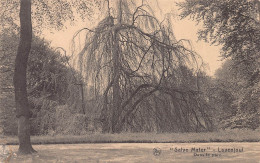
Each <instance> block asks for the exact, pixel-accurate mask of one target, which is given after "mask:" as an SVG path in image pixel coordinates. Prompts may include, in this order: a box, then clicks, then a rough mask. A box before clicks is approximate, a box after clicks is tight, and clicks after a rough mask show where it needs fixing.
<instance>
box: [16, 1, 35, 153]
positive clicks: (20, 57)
mask: <svg viewBox="0 0 260 163" xmlns="http://www.w3.org/2000/svg"><path fill="white" fill-rule="evenodd" d="M20 25H21V27H20V42H19V46H18V50H17V55H16V59H15V70H14V79H13V82H14V91H15V105H16V114H17V118H18V138H19V151H18V153H20V154H30V153H33V152H36V151H35V150H34V149H33V148H32V145H31V140H30V122H29V118H30V117H31V112H30V109H29V105H28V97H27V88H26V69H27V62H28V56H29V53H30V49H31V41H32V22H31V0H20Z"/></svg>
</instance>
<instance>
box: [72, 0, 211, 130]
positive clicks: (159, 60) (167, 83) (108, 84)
mask: <svg viewBox="0 0 260 163" xmlns="http://www.w3.org/2000/svg"><path fill="white" fill-rule="evenodd" d="M113 2H114V1H113ZM112 4H113V3H112V1H111V3H109V1H108V10H107V13H106V15H105V16H104V17H105V18H104V19H103V20H102V21H100V22H99V24H98V25H97V26H96V27H95V28H94V29H93V30H91V29H89V28H84V30H86V31H87V35H86V40H85V46H84V48H83V49H82V51H81V52H80V53H79V54H78V55H77V56H76V57H75V58H76V60H77V61H78V62H75V63H76V64H75V65H77V66H78V68H79V70H80V72H82V75H83V76H84V77H85V79H86V81H87V82H88V83H92V84H93V86H94V87H95V90H96V94H97V95H98V97H100V95H101V94H103V97H102V98H100V100H97V101H102V103H101V104H100V105H101V106H102V109H101V110H102V111H101V116H100V118H101V121H102V123H103V131H104V132H112V133H115V132H121V131H123V130H128V131H129V130H130V131H152V130H153V129H155V128H157V131H165V132H166V131H168V132H170V131H174V130H175V131H178V130H180V131H191V130H193V131H198V130H200V129H201V128H205V130H208V129H209V128H210V122H209V121H208V115H207V113H206V112H205V110H204V109H205V105H204V104H205V103H204V104H202V103H203V102H202V101H203V100H201V98H200V97H199V95H198V94H199V93H198V92H199V91H198V89H197V87H196V81H197V80H196V77H195V76H196V72H198V71H199V67H200V63H199V56H198V55H197V54H196V53H195V52H193V51H191V50H190V49H189V48H186V47H185V46H184V44H185V43H184V42H185V41H183V40H180V41H177V40H176V39H175V36H174V33H173V31H172V29H171V23H170V21H169V19H166V20H165V21H164V22H160V21H159V20H158V19H157V18H156V17H155V16H154V13H153V11H152V9H151V8H150V6H149V5H148V4H146V3H145V2H144V1H143V3H140V4H139V6H138V5H137V4H136V3H135V2H134V1H123V0H118V1H115V2H114V5H112ZM81 31H82V30H81ZM78 33H79V32H78ZM78 33H76V35H75V37H76V36H77V35H78ZM191 68H194V69H193V70H192V69H191ZM189 77H191V79H187V78H189ZM185 82H190V85H189V86H188V85H187V84H186V85H185V84H184V83H185ZM161 97H164V98H163V99H162V98H161ZM157 104H159V105H157ZM164 108H165V109H164ZM162 117H165V118H166V122H165V121H164V120H165V119H164V118H162ZM173 117H175V118H173ZM176 119H177V120H176ZM167 122H170V124H171V125H170V126H169V125H168V126H166V123H167ZM176 122H177V123H176ZM163 124H164V126H163ZM203 124H204V125H203ZM176 126H177V127H176ZM191 126H192V127H191ZM205 126H206V127H205ZM176 128H178V129H176ZM155 130H156V129H155Z"/></svg>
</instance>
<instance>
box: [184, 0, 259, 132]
mask: <svg viewBox="0 0 260 163" xmlns="http://www.w3.org/2000/svg"><path fill="white" fill-rule="evenodd" d="M179 6H180V7H181V9H182V13H181V17H182V18H185V17H190V18H192V19H193V20H195V21H197V22H198V23H202V24H203V28H202V29H200V30H199V32H198V34H199V39H203V40H205V41H209V42H211V43H212V44H217V45H221V46H222V53H221V55H222V57H223V58H225V59H227V58H229V59H231V61H229V62H227V63H226V64H225V65H227V64H231V65H230V66H229V67H230V69H232V71H230V70H223V68H224V69H225V68H227V66H225V65H224V67H223V68H222V70H219V72H221V73H218V74H217V75H218V76H217V77H218V79H220V80H222V79H221V77H220V76H219V75H220V74H222V75H223V74H224V75H227V74H228V73H224V72H229V73H231V72H232V75H231V76H229V75H228V77H229V78H226V79H230V78H234V79H233V81H236V82H238V81H239V82H238V83H237V84H236V88H235V89H232V90H231V93H232V94H234V95H235V96H234V98H235V100H234V101H233V103H232V105H233V106H236V107H237V112H236V113H235V114H236V115H235V116H233V120H231V122H232V123H233V121H237V120H241V121H243V123H244V124H245V125H241V124H240V122H239V123H238V124H235V125H234V126H236V125H237V127H243V126H246V127H248V126H250V125H251V126H252V127H250V128H256V127H257V126H259V122H258V121H259V112H260V107H259V106H258V103H259V102H260V101H259V97H260V93H259V79H260V73H259V72H260V62H259V61H260V1H259V0H229V1H222V0H196V1H194V0H186V1H184V2H182V3H179ZM226 82H227V80H226ZM227 83H228V82H227ZM252 117H253V119H256V121H255V120H254V122H253V124H252V123H251V122H249V121H252ZM257 119H258V120H257ZM248 122H249V123H248ZM248 124H250V125H248ZM234 126H233V127H234Z"/></svg>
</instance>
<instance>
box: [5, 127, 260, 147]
mask: <svg viewBox="0 0 260 163" xmlns="http://www.w3.org/2000/svg"><path fill="white" fill-rule="evenodd" d="M31 141H32V144H77V143H195V142H200V143H203V142H260V131H259V130H256V131H252V130H226V131H218V132H207V133H206V132H205V133H160V134H156V133H120V134H101V133H92V134H88V135H79V136H75V135H57V136H32V137H31ZM0 143H5V144H9V145H16V144H18V138H17V137H4V138H0Z"/></svg>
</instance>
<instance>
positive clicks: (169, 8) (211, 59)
mask: <svg viewBox="0 0 260 163" xmlns="http://www.w3.org/2000/svg"><path fill="white" fill-rule="evenodd" d="M148 1H149V2H151V6H152V8H157V4H156V3H154V2H155V0H148ZM180 1H182V0H158V3H159V8H160V9H161V10H159V9H158V8H157V9H155V10H156V15H158V17H159V18H161V19H163V15H164V14H166V13H173V14H174V15H178V13H179V11H178V8H177V7H176V5H175V2H180ZM94 24H95V22H85V23H77V25H75V26H71V25H69V24H68V25H67V29H64V30H62V31H58V32H56V31H55V32H49V31H46V32H44V35H45V38H46V39H48V40H50V41H51V42H52V45H53V46H55V47H57V46H61V47H63V48H65V49H66V50H67V51H68V53H69V50H70V49H69V47H70V45H71V40H72V37H73V35H74V34H75V32H76V31H77V30H79V29H81V28H83V27H86V26H88V27H91V26H93V25H94ZM199 28H201V26H200V25H196V23H195V22H194V21H192V20H189V19H183V20H180V19H179V18H177V17H176V18H174V21H173V30H174V33H175V36H176V38H177V40H179V39H188V40H190V41H191V42H192V45H193V48H194V50H195V51H196V52H197V53H198V54H199V55H201V57H202V58H203V60H204V62H205V63H207V64H208V69H207V73H208V74H209V75H212V76H213V75H214V72H215V70H216V69H217V68H219V67H220V66H221V61H220V59H221V58H220V57H219V56H220V53H219V51H220V48H221V47H219V46H214V45H213V46H210V44H209V43H205V42H204V41H198V39H197V31H198V29H199Z"/></svg>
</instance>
